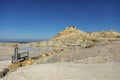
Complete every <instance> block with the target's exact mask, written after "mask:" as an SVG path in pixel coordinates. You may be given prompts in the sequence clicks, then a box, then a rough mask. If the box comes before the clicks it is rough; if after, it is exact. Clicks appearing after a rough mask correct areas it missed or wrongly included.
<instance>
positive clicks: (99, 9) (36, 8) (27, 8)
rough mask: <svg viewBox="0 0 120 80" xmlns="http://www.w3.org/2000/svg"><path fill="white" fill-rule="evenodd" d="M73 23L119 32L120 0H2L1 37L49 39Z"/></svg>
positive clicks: (97, 29) (79, 26)
mask: <svg viewBox="0 0 120 80" xmlns="http://www.w3.org/2000/svg"><path fill="white" fill-rule="evenodd" d="M73 25H75V26H77V27H78V29H81V30H83V31H90V32H92V31H100V30H105V31H108V30H110V29H113V30H116V31H119V32H120V0H0V39H50V38H51V37H53V36H55V35H56V34H57V33H58V32H60V31H62V30H63V29H64V28H65V27H68V26H73Z"/></svg>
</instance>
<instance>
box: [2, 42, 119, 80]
mask: <svg viewBox="0 0 120 80" xmlns="http://www.w3.org/2000/svg"><path fill="white" fill-rule="evenodd" d="M68 54H69V55H68ZM73 54H74V55H73ZM54 57H57V58H59V57H60V58H62V60H63V61H62V62H55V63H44V64H41V63H38V64H37V63H36V64H33V65H28V66H26V67H21V68H18V69H17V71H15V72H12V73H8V74H7V75H6V76H5V77H4V78H2V79H1V80H120V41H111V42H107V43H106V42H105V43H104V42H101V43H98V44H96V47H94V48H87V49H79V48H73V49H69V50H68V51H65V52H63V53H61V54H58V55H56V56H51V58H50V59H49V60H52V59H53V58H54ZM70 59H72V60H73V61H69V62H65V61H67V60H70ZM53 60H54V59H53ZM38 62H39V60H38ZM9 63H10V61H9V60H8V61H4V60H2V61H0V69H3V68H4V67H6V66H7V65H8V64H9Z"/></svg>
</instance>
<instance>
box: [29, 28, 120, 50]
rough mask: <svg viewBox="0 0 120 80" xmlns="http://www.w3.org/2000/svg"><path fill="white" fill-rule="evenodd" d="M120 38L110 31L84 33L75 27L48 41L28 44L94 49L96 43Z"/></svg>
mask: <svg viewBox="0 0 120 80" xmlns="http://www.w3.org/2000/svg"><path fill="white" fill-rule="evenodd" d="M116 38H120V33H119V32H116V31H113V30H110V31H108V32H105V31H100V32H84V31H81V30H78V29H77V28H76V26H72V27H67V28H65V29H64V30H63V31H61V32H60V33H58V34H57V35H56V36H54V37H53V38H52V39H51V40H49V41H43V42H37V43H36V42H33V43H29V44H30V45H31V46H37V47H73V46H77V47H81V48H89V47H94V45H95V42H96V41H100V40H101V39H102V40H109V39H116Z"/></svg>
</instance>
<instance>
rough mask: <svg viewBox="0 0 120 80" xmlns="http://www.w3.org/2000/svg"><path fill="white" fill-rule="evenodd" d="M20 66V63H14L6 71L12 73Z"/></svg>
mask: <svg viewBox="0 0 120 80" xmlns="http://www.w3.org/2000/svg"><path fill="white" fill-rule="evenodd" d="M20 66H21V63H20V62H16V63H13V64H11V65H10V66H9V67H8V70H9V72H12V71H15V70H16V69H17V68H18V67H20Z"/></svg>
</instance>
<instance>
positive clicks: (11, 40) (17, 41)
mask: <svg viewBox="0 0 120 80" xmlns="http://www.w3.org/2000/svg"><path fill="white" fill-rule="evenodd" d="M46 40H49V39H0V42H2V43H20V44H22V43H30V42H41V41H46Z"/></svg>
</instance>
